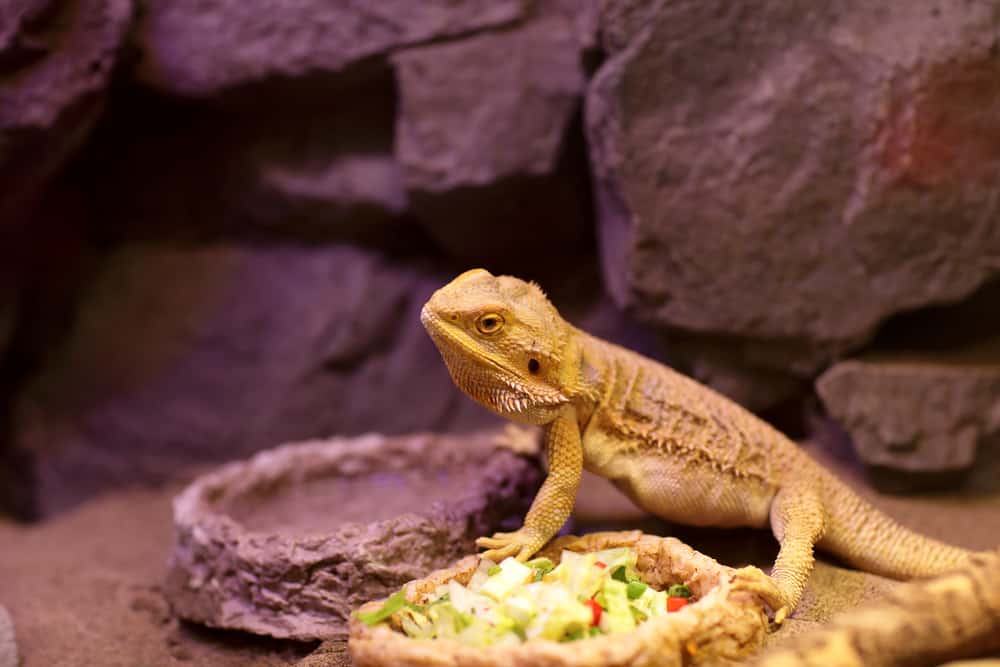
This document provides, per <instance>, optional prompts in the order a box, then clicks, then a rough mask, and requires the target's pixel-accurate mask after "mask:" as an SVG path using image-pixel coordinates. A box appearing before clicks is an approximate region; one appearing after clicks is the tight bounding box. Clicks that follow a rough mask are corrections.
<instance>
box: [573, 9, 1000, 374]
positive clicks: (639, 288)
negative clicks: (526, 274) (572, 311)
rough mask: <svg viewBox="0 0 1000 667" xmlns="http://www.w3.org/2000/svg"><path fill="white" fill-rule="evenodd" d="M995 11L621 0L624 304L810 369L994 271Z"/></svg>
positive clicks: (608, 204)
mask: <svg viewBox="0 0 1000 667" xmlns="http://www.w3.org/2000/svg"><path fill="white" fill-rule="evenodd" d="M994 9H995V7H994V5H993V3H991V2H987V1H978V2H971V3H969V4H967V5H963V7H962V9H961V10H958V8H956V7H953V8H944V7H939V5H938V4H937V3H935V2H931V1H929V0H920V1H918V2H911V3H907V4H906V7H905V8H903V9H901V10H900V11H898V12H897V11H893V12H886V11H884V9H883V8H881V7H878V6H876V5H871V4H870V3H864V2H860V1H856V2H849V3H847V4H841V5H838V6H837V8H833V7H832V6H831V7H826V8H817V7H814V6H809V7H806V6H805V5H801V6H792V5H789V4H788V3H782V2H770V3H765V4H763V5H761V6H759V7H756V6H755V7H754V8H753V9H752V10H751V9H750V8H749V7H743V6H733V5H732V3H729V2H726V1H725V0H712V1H709V2H698V3H674V2H662V1H661V2H636V1H635V0H628V1H625V2H611V3H608V6H607V7H606V8H605V13H604V15H603V19H602V33H601V34H602V35H603V36H604V46H605V49H606V50H607V51H608V55H609V57H608V59H607V60H606V61H605V63H604V64H603V65H602V67H601V68H600V70H599V71H598V73H597V74H596V76H595V78H594V79H593V81H592V82H591V84H590V86H589V89H588V94H587V108H586V118H587V135H588V139H589V147H590V149H591V161H592V165H593V172H594V180H595V183H596V188H597V201H598V215H599V222H600V228H599V233H600V238H601V241H602V243H601V247H602V252H603V261H604V268H605V272H606V276H607V281H608V284H609V288H610V290H611V293H612V294H613V296H614V297H615V299H616V301H617V302H618V303H619V304H621V305H622V306H624V307H625V308H626V309H627V310H628V311H629V312H631V313H634V314H636V315H637V316H639V317H640V318H641V319H643V320H644V321H647V322H652V323H655V324H657V325H660V326H663V327H667V328H671V329H679V330H682V331H684V332H687V333H692V334H697V335H704V334H711V335H716V336H721V337H724V338H726V339H728V340H739V341H745V344H751V345H754V346H755V347H756V348H757V349H758V350H759V351H760V352H761V353H762V356H767V357H770V358H771V359H772V361H771V364H772V365H771V368H772V370H776V371H781V372H786V373H790V374H792V375H795V376H798V377H799V378H804V377H810V376H811V375H812V374H813V373H815V372H816V371H818V370H820V369H821V368H822V367H823V366H824V365H825V364H826V363H827V362H828V361H829V360H830V359H831V358H833V357H834V356H836V355H837V354H839V353H842V352H844V351H845V350H850V349H854V348H856V347H858V346H859V345H861V344H862V343H864V342H865V341H866V340H868V339H869V338H870V337H871V336H872V334H873V332H874V331H875V329H876V327H877V326H878V325H879V323H880V322H881V321H882V320H884V319H885V318H886V317H888V316H890V315H892V314H894V313H897V312H901V311H904V310H908V309H914V308H918V307H922V306H925V305H928V304H935V303H944V302H948V301H954V300H957V299H960V298H962V297H964V296H965V295H967V294H969V293H971V292H972V291H973V290H974V289H975V288H976V287H977V286H978V285H980V284H981V283H983V282H984V281H985V280H987V279H988V278H989V277H990V276H992V275H996V274H997V271H998V265H997V262H996V256H997V254H998V252H1000V215H998V214H1000V210H998V207H1000V198H998V197H997V196H996V193H997V190H996V183H997V180H998V177H1000V159H998V158H1000V133H998V131H997V128H998V127H1000V122H998V121H1000V104H998V102H1000V83H998V82H1000V77H998V76H997V75H998V74H1000V69H998V66H997V64H996V59H995V57H994V56H993V44H994V42H995V16H994Z"/></svg>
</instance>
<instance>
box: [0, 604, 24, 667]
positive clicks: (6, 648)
mask: <svg viewBox="0 0 1000 667" xmlns="http://www.w3.org/2000/svg"><path fill="white" fill-rule="evenodd" d="M16 639H17V638H16V637H15V635H14V621H13V619H11V617H10V614H9V613H8V612H7V610H6V609H4V608H3V607H2V606H0V667H18V665H20V664H21V662H20V659H19V658H18V657H17V641H16Z"/></svg>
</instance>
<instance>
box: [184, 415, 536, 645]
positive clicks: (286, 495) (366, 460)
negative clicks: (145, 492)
mask: <svg viewBox="0 0 1000 667" xmlns="http://www.w3.org/2000/svg"><path fill="white" fill-rule="evenodd" d="M497 435H498V433H497V432H495V431H494V432H485V433H481V434H478V435H477V434H465V435H461V436H440V435H411V436H403V437H395V438H386V437H384V436H381V435H366V436H363V437H359V438H355V439H344V438H337V439H332V440H327V441H317V442H308V443H299V444H294V445H286V446H283V447H280V448H278V449H275V450H272V451H266V452H262V453H260V454H258V455H257V456H255V457H254V458H252V459H251V460H250V461H248V462H240V463H232V464H229V465H227V466H225V467H223V468H221V469H219V470H218V471H216V472H213V473H211V474H209V475H206V476H204V477H202V478H200V479H198V480H196V481H195V482H194V483H193V484H192V485H191V486H189V487H188V488H187V489H186V490H185V491H184V492H183V493H182V494H181V495H179V496H178V497H177V498H176V500H175V501H174V525H175V529H176V536H177V538H176V543H175V547H174V551H173V554H172V556H171V564H170V572H169V574H168V576H167V583H166V588H165V594H166V595H167V597H168V599H170V601H171V604H172V606H173V608H174V610H175V611H176V612H177V613H178V614H180V615H181V616H182V617H184V618H187V619H189V620H194V621H198V622H200V623H205V624H208V625H210V626H213V627H221V628H232V629H239V630H247V631H249V632H253V633H257V634H266V635H271V636H273V637H279V638H291V639H299V640H312V639H331V638H338V637H340V638H343V637H344V636H346V634H347V623H348V620H349V618H350V613H351V611H352V610H353V609H354V608H356V607H358V606H360V605H361V604H362V603H364V602H367V601H369V600H374V599H377V598H380V597H386V596H388V595H390V594H392V593H393V592H395V591H396V590H398V589H399V588H400V587H401V586H402V585H403V584H404V583H406V582H407V581H410V580H412V579H415V578H417V577H421V576H424V575H425V574H427V573H428V572H430V571H431V570H434V569H437V568H442V567H445V566H446V565H450V564H451V563H452V562H453V561H454V560H456V559H458V558H461V557H462V556H465V555H468V554H469V553H472V552H474V551H475V539H476V538H477V537H479V536H481V535H490V534H492V533H493V532H495V531H496V530H498V529H500V528H501V522H502V521H503V520H504V519H509V518H511V517H514V520H515V524H514V525H515V526H516V525H517V524H518V523H519V522H520V521H521V517H522V516H523V513H524V512H525V511H526V510H527V507H528V504H529V503H530V500H531V498H532V497H533V495H534V493H535V491H536V490H537V489H538V486H539V484H540V483H541V480H542V471H541V466H540V463H539V461H538V459H537V458H534V457H524V456H520V455H517V454H514V453H513V452H512V451H510V450H508V449H505V448H498V447H497V446H496V445H495V444H494V443H495V441H496V438H497ZM536 445H537V443H536ZM535 451H536V453H537V451H538V450H537V446H536V448H535Z"/></svg>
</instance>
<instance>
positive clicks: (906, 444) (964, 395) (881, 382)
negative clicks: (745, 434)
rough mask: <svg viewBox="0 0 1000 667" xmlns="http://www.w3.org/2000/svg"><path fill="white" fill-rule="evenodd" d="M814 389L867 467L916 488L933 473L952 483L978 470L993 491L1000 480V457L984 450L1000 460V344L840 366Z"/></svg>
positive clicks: (884, 356) (867, 359)
mask: <svg viewBox="0 0 1000 667" xmlns="http://www.w3.org/2000/svg"><path fill="white" fill-rule="evenodd" d="M816 390H817V392H818V393H819V395H820V397H821V398H822V400H823V405H824V406H825V407H826V410H827V412H828V413H829V414H830V415H831V416H832V417H833V418H834V419H835V420H836V421H837V422H838V423H839V424H840V425H841V426H842V427H843V428H844V429H845V430H846V431H847V432H848V433H849V434H850V436H851V440H852V442H853V443H854V448H855V450H856V451H857V453H858V456H859V457H860V458H861V460H862V461H863V462H864V463H865V464H867V465H869V466H873V467H876V468H883V469H888V470H890V471H898V472H901V473H906V474H909V475H910V476H911V477H912V478H913V480H912V485H914V486H916V485H921V484H925V483H926V481H928V480H929V481H933V480H934V479H935V478H934V475H935V474H937V475H938V477H940V478H941V479H943V480H952V481H953V478H954V477H955V475H954V474H955V473H963V472H967V471H969V470H970V469H972V468H974V467H975V468H976V470H975V477H976V478H979V479H984V480H986V479H991V480H992V481H993V483H994V485H995V481H996V479H997V476H998V475H1000V467H998V466H997V463H998V462H1000V456H996V455H995V454H994V453H993V452H987V451H985V450H987V449H990V448H993V449H996V454H1000V340H998V341H995V342H994V343H992V344H987V345H984V346H982V347H981V348H979V349H973V350H969V351H968V355H967V356H965V357H964V358H961V357H959V358H956V356H955V355H953V354H952V355H941V354H939V355H937V357H935V356H933V355H924V356H916V355H913V354H901V355H893V356H890V355H887V354H882V355H879V356H874V355H873V356H867V357H862V358H860V359H853V360H848V361H844V362H840V363H837V364H835V365H834V366H832V367H831V368H830V369H829V370H827V371H826V372H825V373H824V374H823V375H822V376H820V378H819V379H818V380H817V382H816ZM981 450H982V451H981ZM980 452H981V454H982V455H981V456H977V454H980ZM991 454H994V455H992V456H991ZM994 459H998V460H994ZM987 466H989V468H990V469H981V468H984V467H987ZM949 474H950V475H949ZM942 475H943V476H942ZM921 477H923V478H924V479H921ZM887 481H894V482H895V483H896V484H897V485H898V484H899V483H900V482H901V481H903V480H902V479H899V478H898V476H897V477H896V478H895V479H894V480H887Z"/></svg>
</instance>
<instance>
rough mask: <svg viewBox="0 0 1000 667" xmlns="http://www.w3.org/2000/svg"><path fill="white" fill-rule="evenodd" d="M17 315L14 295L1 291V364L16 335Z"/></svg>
mask: <svg viewBox="0 0 1000 667" xmlns="http://www.w3.org/2000/svg"><path fill="white" fill-rule="evenodd" d="M15 314H16V306H15V302H14V295H13V294H8V293H6V292H5V291H4V290H3V289H0V362H2V360H3V358H4V356H5V355H6V354H7V345H8V344H9V343H10V338H11V335H12V334H13V333H14V322H15Z"/></svg>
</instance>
